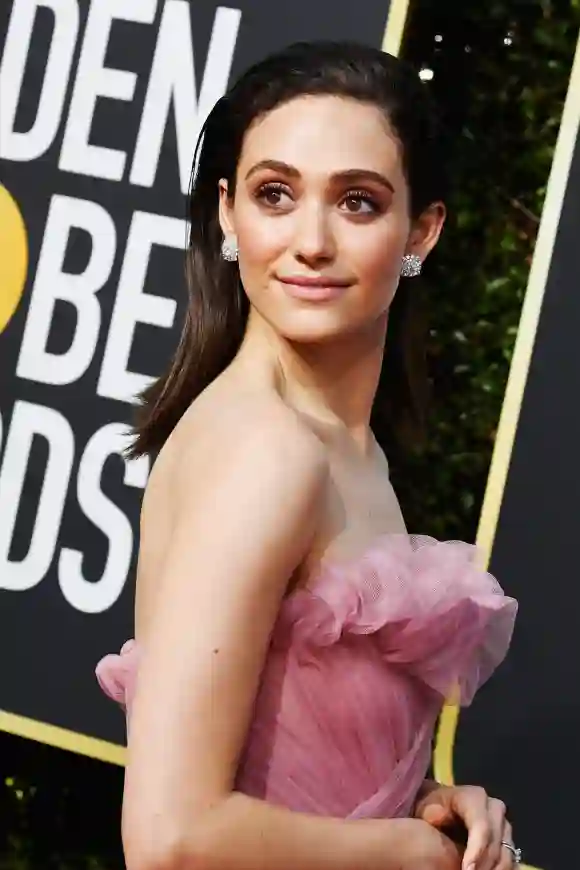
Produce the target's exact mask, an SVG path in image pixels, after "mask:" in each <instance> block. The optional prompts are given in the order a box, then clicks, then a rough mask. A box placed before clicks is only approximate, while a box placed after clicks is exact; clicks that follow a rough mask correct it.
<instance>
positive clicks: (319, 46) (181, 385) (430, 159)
mask: <svg viewBox="0 0 580 870" xmlns="http://www.w3.org/2000/svg"><path fill="white" fill-rule="evenodd" d="M315 94H327V95H333V96H343V97H348V98H351V99H356V100H360V101H362V102H364V103H368V104H370V105H373V106H376V107H378V108H379V109H380V110H381V111H382V112H383V113H384V115H385V117H386V118H387V119H388V121H389V124H390V127H391V129H392V130H393V131H394V133H395V135H396V136H397V138H398V140H399V142H400V146H401V152H402V159H403V166H404V170H405V175H406V178H407V183H408V186H409V193H410V196H409V199H410V208H411V217H412V218H417V217H418V216H419V215H420V214H421V213H422V212H423V211H424V210H425V209H426V208H427V207H428V206H429V205H431V204H432V203H434V202H438V201H441V200H442V199H443V198H444V161H443V147H442V141H443V137H442V135H441V129H440V125H439V121H438V118H437V115H436V113H435V112H434V109H433V106H432V105H431V102H430V100H429V98H428V95H427V92H426V87H425V85H424V84H423V83H422V82H421V81H420V79H419V77H418V75H417V73H416V72H415V71H414V70H413V69H412V68H410V67H408V66H407V65H406V64H404V63H403V62H402V61H401V60H399V59H397V58H395V57H393V56H391V55H388V54H385V53H384V52H382V51H379V50H378V49H374V48H371V47H368V46H364V45H358V44H351V43H344V42H342V43H336V42H311V43H297V44H295V45H292V46H290V47H288V48H287V49H285V50H284V51H282V52H280V53H278V54H275V55H272V56H271V57H269V58H267V59H266V60H264V61H262V62H260V63H258V64H257V65H255V66H253V67H252V68H251V69H249V70H248V71H247V72H246V73H245V74H244V75H243V76H242V77H241V78H240V79H239V80H238V81H237V83H236V84H235V85H234V86H233V87H232V88H231V89H230V90H229V91H228V92H227V93H226V94H225V96H223V97H222V98H221V99H220V100H219V101H218V102H217V103H216V105H215V106H214V108H213V109H212V111H211V112H210V114H209V116H208V118H207V120H206V122H205V124H204V126H203V129H202V131H201V134H200V138H199V140H198V144H197V148H196V153H195V155H194V161H193V172H192V185H191V193H190V196H189V209H188V210H189V215H188V218H189V223H190V235H189V245H188V248H187V251H186V278H187V288H188V294H189V299H188V305H187V310H186V314H185V321H184V324H183V329H182V333H181V337H180V340H179V343H178V346H177V349H176V351H175V354H174V356H173V358H172V360H171V362H170V365H169V367H168V369H167V371H166V372H165V373H164V374H163V375H162V376H161V377H159V378H158V379H157V380H156V381H154V382H153V383H152V385H151V386H149V387H148V389H147V390H146V391H145V392H144V393H143V394H142V396H141V404H140V407H139V409H138V414H137V420H136V426H135V439H134V441H133V444H132V446H131V448H130V450H129V454H130V455H132V456H138V455H142V454H155V453H157V452H158V451H159V450H160V448H161V447H162V446H163V444H164V443H165V441H166V440H167V438H168V437H169V435H170V434H171V432H172V431H173V429H174V428H175V426H176V424H177V423H178V421H179V420H180V418H181V417H182V415H183V414H184V413H185V411H186V410H187V408H188V407H189V405H190V404H191V403H192V402H193V400H194V399H195V398H196V397H197V396H198V395H199V394H200V393H201V392H202V391H203V390H204V389H205V388H206V387H207V386H208V385H209V384H210V383H211V382H212V381H213V380H214V379H215V378H216V377H217V376H218V375H219V374H220V373H221V372H223V371H224V369H225V368H227V366H228V365H229V364H230V363H231V362H232V361H233V359H234V358H235V356H236V354H237V352H238V350H239V348H240V345H241V343H242V340H243V337H244V332H245V329H246V324H247V320H248V313H249V303H248V299H247V296H246V294H245V292H244V289H243V287H242V285H241V282H240V278H239V272H238V268H237V264H235V263H231V262H226V261H224V260H223V259H222V257H221V243H222V232H221V227H220V224H219V218H218V205H219V181H220V179H222V178H225V179H227V182H228V190H229V191H231V192H232V195H235V185H236V169H237V165H238V161H239V158H240V153H241V150H242V145H243V141H244V136H245V134H246V132H247V131H248V129H249V128H250V126H251V125H252V124H253V123H254V122H255V121H256V120H258V119H259V118H262V117H263V116H264V115H265V114H267V113H268V112H270V111H272V110H273V109H275V108H276V107H277V106H280V105H282V104H284V103H286V102H288V101H290V100H292V99H294V98H296V97H300V96H304V95H315ZM411 281H412V282H413V285H412V284H411V283H410V282H411ZM417 281H418V279H402V281H401V286H400V287H399V289H398V290H397V293H396V294H395V297H394V300H393V302H392V304H391V307H390V310H389V324H388V330H387V341H386V346H385V353H384V357H383V365H382V370H381V376H380V380H379V385H378V389H377V394H376V397H375V401H374V405H373V410H372V417H371V425H372V427H373V430H374V432H375V436H376V438H377V440H378V441H379V443H380V444H381V446H382V447H383V448H384V449H385V450H386V451H387V452H388V451H392V450H393V449H397V448H398V447H401V446H404V445H405V444H406V443H407V442H408V441H409V440H410V439H412V438H413V439H416V438H418V437H420V436H421V433H422V432H423V429H424V422H425V411H426V407H427V399H428V377H427V370H426V363H425V335H424V328H423V321H424V318H423V316H422V310H421V308H422V306H421V300H420V292H419V288H418V287H416V286H414V284H415V282H417Z"/></svg>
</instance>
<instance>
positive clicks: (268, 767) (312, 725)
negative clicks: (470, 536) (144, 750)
mask: <svg viewBox="0 0 580 870" xmlns="http://www.w3.org/2000/svg"><path fill="white" fill-rule="evenodd" d="M516 612H517V603H516V601H515V600H514V599H513V598H510V597H508V596H507V595H505V594H504V593H503V591H502V589H501V587H500V586H499V584H498V583H497V581H496V580H495V579H494V578H493V577H492V576H491V575H490V574H488V573H486V572H485V571H483V570H481V569H480V568H479V567H478V566H477V551H476V549H475V547H473V546H471V545H469V544H465V543H462V542H459V541H445V542H441V541H436V540H434V539H432V538H429V537H421V536H410V535H406V534H396V535H392V534H391V535H385V536H384V537H382V538H380V539H379V540H377V541H376V542H375V543H374V544H373V545H372V546H371V547H370V548H369V549H368V550H367V551H366V552H365V553H364V554H363V555H362V556H360V557H358V558H356V559H352V560H350V561H347V562H343V563H340V564H338V563H333V562H330V561H323V562H321V564H320V565H319V566H318V567H317V568H316V570H315V571H314V572H313V573H312V575H311V576H310V578H309V581H308V583H307V585H306V586H304V587H301V588H298V589H296V590H295V591H293V592H291V593H290V594H289V595H288V596H287V597H286V598H285V599H284V600H283V602H282V605H281V608H280V611H279V614H278V618H277V621H276V624H275V626H274V628H273V632H272V637H271V643H270V647H269V652H268V655H267V658H266V661H265V664H264V668H263V672H262V676H261V682H260V688H259V691H258V694H257V697H256V701H255V709H254V715H253V720H252V724H251V727H250V730H249V733H248V735H247V740H246V744H245V746H244V749H243V752H242V754H241V758H240V763H239V768H238V770H237V778H236V789H237V790H239V791H241V792H244V793H246V794H248V795H252V796H254V797H258V798H262V799H264V800H267V801H269V802H271V803H274V804H278V805H281V806H284V807H287V808H289V809H293V810H298V811H302V812H309V813H314V814H320V815H325V816H335V817H340V818H353V819H354V818H395V817H401V816H407V815H409V814H410V812H411V808H412V805H413V802H414V800H415V797H416V795H417V791H418V789H419V787H420V785H421V783H422V782H423V780H424V779H425V776H426V774H427V771H428V767H429V763H430V757H431V748H432V740H433V734H434V729H435V726H436V723H437V719H438V715H439V713H440V711H441V708H442V705H443V703H444V701H445V700H446V699H450V698H452V699H453V700H454V701H455V702H457V703H459V704H461V705H468V704H470V703H471V701H472V699H473V697H474V695H475V693H476V691H477V689H478V688H479V687H480V686H481V685H482V684H483V683H484V682H485V681H486V680H487V679H488V678H489V677H490V675H491V674H492V672H493V671H494V670H495V668H496V667H497V666H498V665H499V664H500V663H501V661H502V660H503V658H504V657H505V655H506V652H507V650H508V648H509V644H510V641H511V637H512V632H513V628H514V621H515V617H516ZM138 669H139V648H138V645H137V644H136V643H135V642H134V641H129V642H128V643H126V644H125V646H124V647H123V648H122V650H121V652H120V653H119V654H112V655H107V656H105V658H104V659H102V661H101V662H100V663H99V665H98V667H97V678H98V680H99V683H100V685H101V687H102V689H103V690H104V692H105V693H106V694H107V695H108V696H109V697H110V698H112V699H114V700H115V701H117V702H118V703H120V704H121V705H122V706H123V707H124V708H125V709H126V710H127V711H128V712H130V704H131V696H132V693H133V691H134V686H135V681H136V679H137V678H138Z"/></svg>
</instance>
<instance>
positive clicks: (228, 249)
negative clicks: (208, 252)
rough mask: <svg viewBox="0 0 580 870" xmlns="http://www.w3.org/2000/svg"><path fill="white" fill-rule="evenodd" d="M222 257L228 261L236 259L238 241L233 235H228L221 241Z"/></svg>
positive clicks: (232, 261) (233, 261)
mask: <svg viewBox="0 0 580 870" xmlns="http://www.w3.org/2000/svg"><path fill="white" fill-rule="evenodd" d="M221 254H222V259H223V260H226V261H227V262H228V263H235V262H236V260H237V259H238V243H237V241H236V237H235V236H228V237H226V238H225V239H224V240H223V242H222V250H221Z"/></svg>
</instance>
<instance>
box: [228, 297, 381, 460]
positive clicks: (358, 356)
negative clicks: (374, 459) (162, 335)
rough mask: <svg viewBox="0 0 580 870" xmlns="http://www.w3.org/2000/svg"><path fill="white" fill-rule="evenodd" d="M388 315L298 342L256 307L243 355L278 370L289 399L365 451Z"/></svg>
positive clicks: (277, 376) (248, 360)
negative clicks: (332, 334)
mask: <svg viewBox="0 0 580 870" xmlns="http://www.w3.org/2000/svg"><path fill="white" fill-rule="evenodd" d="M386 329H387V317H386V315H385V317H384V318H381V319H379V320H377V321H376V322H375V323H374V324H372V325H371V326H370V327H369V328H367V329H366V330H364V331H362V330H361V331H360V332H357V333H351V334H350V335H344V336H340V337H339V338H336V339H333V340H328V341H321V342H312V343H302V342H301V343H298V342H292V341H289V340H287V339H285V338H282V337H281V336H280V335H278V334H276V333H275V332H274V331H273V329H272V328H271V327H270V326H269V324H267V323H266V322H265V321H264V320H262V319H261V318H260V317H259V315H257V314H256V313H254V312H253V311H252V313H251V315H250V319H249V322H248V329H247V331H246V336H245V338H244V342H243V344H242V348H241V350H240V354H239V356H238V359H239V360H240V361H243V362H245V363H249V364H250V365H252V366H253V365H255V364H257V366H258V367H259V368H260V369H262V368H263V366H264V363H265V364H266V368H267V369H268V370H269V371H270V372H272V373H273V375H274V379H275V383H276V385H277V387H278V389H279V390H280V392H281V394H282V395H283V396H284V398H285V400H286V401H288V402H289V403H290V404H292V406H293V407H295V408H296V410H298V411H299V412H301V413H304V414H307V415H308V416H310V417H311V418H314V420H315V421H317V422H318V423H320V424H322V425H324V426H327V427H331V428H335V429H336V430H337V431H339V430H342V431H345V430H346V431H347V432H348V433H349V434H350V435H351V436H352V438H353V440H354V441H355V442H356V443H358V444H359V445H360V446H361V448H362V449H363V450H365V451H366V450H367V449H370V446H371V443H372V442H373V439H372V435H371V432H370V417H371V411H372V406H373V401H374V398H375V394H376V391H377V386H378V382H379V377H380V373H381V365H382V361H383V352H384V345H385V336H386Z"/></svg>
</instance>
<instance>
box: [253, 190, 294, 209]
mask: <svg viewBox="0 0 580 870" xmlns="http://www.w3.org/2000/svg"><path fill="white" fill-rule="evenodd" d="M256 198H257V199H258V200H259V201H260V202H263V203H264V205H267V206H269V207H270V208H280V207H284V206H285V205H287V204H289V203H287V201H286V200H289V199H290V196H289V193H288V191H287V190H286V188H285V187H284V186H283V185H282V184H263V185H262V186H261V187H260V188H259V190H258V192H257V195H256Z"/></svg>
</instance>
